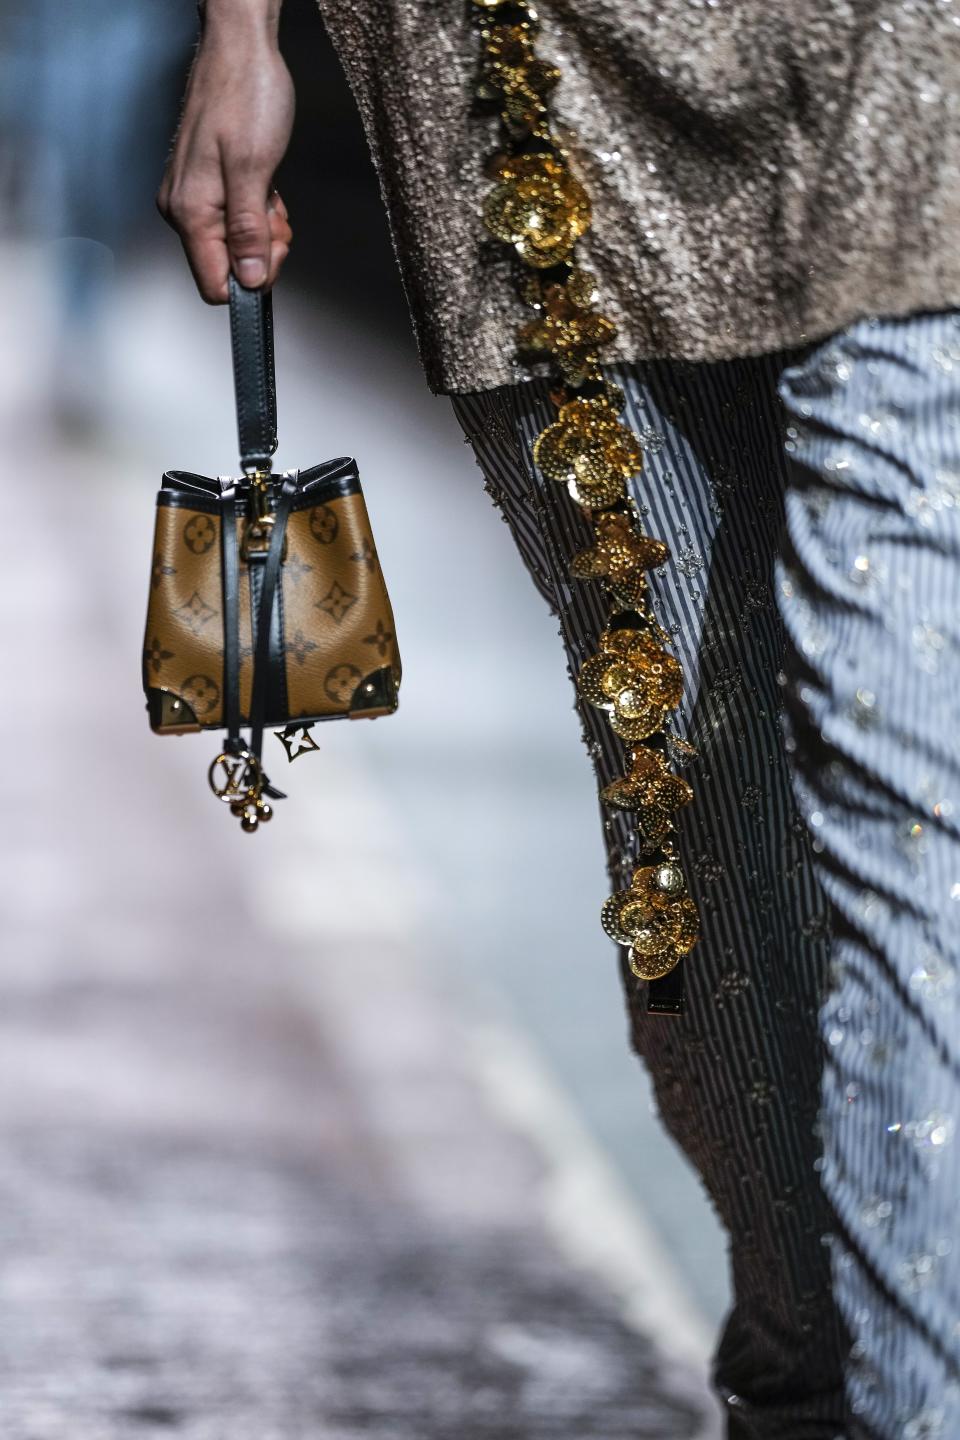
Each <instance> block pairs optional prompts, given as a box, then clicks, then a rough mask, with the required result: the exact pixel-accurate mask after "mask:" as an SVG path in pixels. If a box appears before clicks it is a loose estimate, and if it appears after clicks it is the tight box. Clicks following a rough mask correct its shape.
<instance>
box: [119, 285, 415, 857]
mask: <svg viewBox="0 0 960 1440" xmlns="http://www.w3.org/2000/svg"><path fill="white" fill-rule="evenodd" d="M229 309H230V336H231V348H232V352H233V376H234V389H235V393H236V406H237V430H238V435H239V442H240V470H241V475H240V476H239V477H236V478H233V477H227V476H220V477H218V478H217V479H209V478H207V477H206V476H203V475H193V474H190V473H188V472H186V471H182V470H169V471H167V473H166V474H165V475H164V477H163V481H162V485H161V488H160V492H159V494H158V496H157V510H156V524H155V531H154V544H153V564H152V569H151V578H150V591H149V599H148V606H147V622H146V631H145V637H144V649H143V687H144V693H145V695H146V702H147V712H148V715H149V719H150V725H151V728H152V729H153V731H154V732H155V733H156V734H158V735H184V734H189V733H191V732H193V731H199V730H217V729H223V730H224V732H225V738H224V740H223V742H222V745H221V747H220V750H219V753H218V754H217V755H216V757H215V758H214V760H213V761H212V762H211V764H210V767H209V770H208V780H209V784H210V788H211V790H212V791H213V793H214V794H215V795H216V796H217V797H218V799H219V800H221V801H223V802H224V803H225V804H227V805H229V807H230V810H231V812H232V813H233V814H234V815H235V816H236V817H237V818H239V820H240V823H241V826H242V828H243V829H244V830H245V831H246V832H248V833H252V832H254V831H256V830H257V829H258V827H259V825H260V824H261V823H262V822H264V821H267V820H269V819H270V818H271V815H272V813H273V810H272V806H271V804H270V801H271V800H273V801H276V800H280V799H283V798H285V797H284V795H283V792H282V791H280V790H278V789H277V788H276V786H275V785H273V784H272V783H271V781H270V779H269V777H268V775H267V773H266V771H265V769H264V761H263V754H262V750H263V737H264V731H265V730H266V729H269V728H277V729H278V733H279V739H280V740H281V742H282V744H283V747H284V749H285V751H286V753H287V758H288V760H291V761H292V760H294V759H297V758H298V757H299V756H301V755H303V754H306V753H308V752H309V751H311V750H317V749H318V748H319V747H318V745H317V743H316V740H315V739H314V737H313V735H312V733H311V729H312V726H313V725H314V724H315V723H316V722H318V721H321V720H338V719H343V718H345V717H349V718H350V719H358V718H368V719H372V718H375V717H376V716H379V715H389V714H391V713H392V712H393V711H394V710H395V709H396V708H397V698H398V692H399V687H400V673H401V672H400V654H399V651H398V649H397V642H396V635H395V627H394V620H393V610H392V607H391V605H390V597H389V595H388V593H387V588H386V584H385V582H384V578H383V574H382V571H381V569H380V562H379V559H378V557H377V550H376V546H375V544H374V540H373V534H372V531H371V528H370V520H369V517H368V515H367V508H366V505H365V503H364V498H363V492H362V490H361V488H360V478H359V475H358V472H357V466H356V462H355V461H353V460H350V459H345V458H341V459H336V460H328V461H327V462H326V463H325V464H322V465H316V466H314V467H313V468H312V469H309V470H286V471H284V472H282V473H279V474H277V473H274V472H273V470H272V456H273V454H274V452H275V450H276V448H277V402H276V386H275V380H274V360H273V316H272V301H271V296H270V294H269V293H266V294H265V293H263V292H262V291H259V290H246V289H244V288H243V287H242V286H241V285H239V284H238V283H237V281H236V280H234V278H233V277H232V276H231V277H230V285H229ZM280 727H282V728H280ZM244 729H247V730H248V735H247V738H244V736H243V731H244Z"/></svg>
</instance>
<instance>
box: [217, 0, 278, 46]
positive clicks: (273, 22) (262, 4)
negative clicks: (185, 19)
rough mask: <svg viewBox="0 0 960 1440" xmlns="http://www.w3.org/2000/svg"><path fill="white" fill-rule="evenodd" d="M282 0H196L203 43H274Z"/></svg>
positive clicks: (275, 41)
mask: <svg viewBox="0 0 960 1440" xmlns="http://www.w3.org/2000/svg"><path fill="white" fill-rule="evenodd" d="M282 5H283V0H197V11H198V14H199V17H200V34H201V39H202V40H203V41H204V42H207V41H210V42H215V43H218V44H219V43H221V42H224V41H227V40H231V41H243V42H245V43H254V44H256V43H259V42H265V43H266V44H268V45H272V46H275V45H276V43H277V32H278V29H279V25H280V10H281V8H282Z"/></svg>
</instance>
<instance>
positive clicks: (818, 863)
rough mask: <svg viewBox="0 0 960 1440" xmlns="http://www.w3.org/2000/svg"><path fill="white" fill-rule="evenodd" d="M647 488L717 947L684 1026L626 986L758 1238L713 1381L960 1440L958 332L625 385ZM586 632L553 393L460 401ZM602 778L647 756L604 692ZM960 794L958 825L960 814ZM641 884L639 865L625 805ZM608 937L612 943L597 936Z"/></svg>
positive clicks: (667, 366)
mask: <svg viewBox="0 0 960 1440" xmlns="http://www.w3.org/2000/svg"><path fill="white" fill-rule="evenodd" d="M606 373H607V375H608V376H609V378H610V379H612V380H613V381H615V382H616V383H617V384H619V385H620V386H621V387H622V388H623V390H624V394H625V397H626V407H625V419H626V420H627V421H628V423H629V424H631V425H632V426H633V427H634V428H635V429H636V430H637V432H638V434H639V435H640V437H641V442H642V444H643V448H644V453H645V461H644V469H643V473H642V474H641V475H640V476H639V477H638V478H637V479H636V480H635V481H634V482H633V485H634V495H635V498H636V500H637V502H638V504H639V506H640V509H641V513H642V514H643V515H644V517H645V518H648V525H649V529H650V531H651V533H653V534H655V535H660V536H663V537H664V538H665V539H667V540H668V542H669V543H670V545H671V548H672V551H673V559H672V560H671V562H669V563H668V565H667V566H665V567H664V569H663V571H662V572H658V573H657V575H656V576H655V577H654V585H653V590H654V593H655V597H656V600H655V604H656V610H657V614H658V618H659V619H660V621H661V623H662V624H663V625H664V626H665V627H666V628H667V629H668V630H669V631H670V632H671V634H672V635H673V637H674V649H675V653H676V654H677V655H678V657H679V658H680V660H681V661H682V664H683V667H684V671H685V674H686V676H687V684H686V688H685V695H684V701H683V707H682V709H681V710H680V711H679V712H678V715H677V720H676V726H675V728H676V732H677V733H678V734H679V735H680V736H682V737H683V738H684V739H686V740H688V741H689V742H690V743H692V744H693V745H694V746H696V748H697V750H698V752H699V758H698V759H697V760H696V761H694V762H693V763H692V764H691V765H690V767H689V769H688V770H687V771H686V772H685V773H686V775H687V778H689V779H690V781H691V783H692V784H693V786H694V790H695V800H694V803H693V804H692V805H691V806H689V807H687V808H686V809H684V810H682V811H681V812H680V815H679V824H680V844H681V849H682V852H683V862H684V867H685V871H686V873H687V875H688V877H689V882H690V888H691V893H692V894H693V897H694V899H695V901H696V902H697V905H698V908H699V910H700V914H701V917H702V922H703V939H702V940H701V942H700V944H699V945H698V946H697V948H696V949H695V951H694V952H693V954H692V955H691V956H690V957H689V960H688V962H687V977H686V989H687V1013H686V1015H685V1016H684V1018H683V1019H682V1020H679V1021H678V1020H671V1019H666V1018H662V1017H655V1016H647V1015H646V1014H645V1013H644V1012H645V1003H644V994H643V986H642V984H641V983H640V982H638V981H636V980H635V979H634V978H633V977H632V976H631V975H630V973H629V970H628V969H627V967H626V964H625V962H624V960H623V958H622V956H621V960H620V969H621V975H622V981H623V986H624V994H625V997H626V1005H627V1014H628V1018H629V1033H630V1039H631V1043H632V1045H633V1047H634V1048H635V1050H636V1051H637V1052H638V1054H639V1055H641V1056H642V1057H643V1059H644V1061H645V1062H646V1064H647V1065H648V1067H649V1069H650V1071H651V1074H652V1078H653V1083H654V1087H655V1091H656V1096H657V1102H658V1106H659V1110H660V1115H661V1118H662V1120H663V1123H664V1124H665V1125H666V1126H667V1128H668V1129H669V1131H670V1132H671V1133H672V1134H673V1136H674V1137H675V1138H676V1139H677V1141H678V1142H679V1144H680V1145H681V1146H682V1147H683V1149H684V1150H685V1151H686V1153H687V1154H688V1155H689V1157H690V1158H691V1160H692V1161H693V1163H694V1164H695V1165H696V1166H697V1168H698V1170H699V1172H700V1174H701V1176H702V1178H703V1182H704V1185H705V1187H706V1190H707V1192H708V1194H709V1196H710V1198H711V1200H712V1202H713V1204H714V1205H715V1207H716V1209H717V1211H718V1213H719V1215H720V1217H721V1218H722V1220H723V1222H724V1224H725V1226H726V1228H727V1231H728V1233H729V1237H730V1264H731V1273H732V1281H733V1289H734V1304H733V1307H732V1309H731V1312H730V1314H729V1316H728V1317H727V1320H726V1323H725V1326H724V1328H723V1331H722V1334H721V1336H720V1338H719V1341H718V1345H717V1350H716V1355H715V1377H714V1378H715V1383H716V1385H717V1389H718V1393H719V1394H720V1396H721V1398H722V1400H723V1402H724V1404H725V1405H726V1407H727V1413H728V1416H729V1422H728V1433H729V1436H730V1440H774V1437H776V1440H868V1437H869V1440H932V1437H943V1440H946V1437H954V1436H956V1435H958V1434H960V1398H958V1392H957V1390H956V1388H955V1376H956V1372H957V1361H958V1355H960V1234H958V1233H957V1196H958V1194H960V1184H958V1181H960V1173H958V1163H957V1158H956V1143H955V1138H954V1121H955V1118H956V1116H957V1114H958V1110H960V1075H958V1063H957V1056H958V1048H960V1035H958V1018H957V1014H956V1012H955V1009H954V1000H955V994H954V990H955V987H954V980H955V969H954V966H955V963H956V961H957V958H958V948H960V947H958V939H957V936H958V929H960V927H958V920H960V844H958V831H957V818H958V815H960V773H958V772H960V764H958V740H957V736H958V733H960V725H958V721H960V713H958V711H960V396H958V385H960V322H958V320H957V318H956V317H955V316H952V315H933V316H917V317H913V318H911V319H908V320H905V321H902V320H900V321H898V320H892V321H876V320H873V321H864V322H861V323H859V324H857V325H855V326H853V327H852V328H851V329H850V330H848V331H846V332H844V333H843V334H841V335H838V336H836V337H834V338H833V339H832V340H831V341H829V342H828V343H827V344H825V345H821V346H819V347H817V348H816V349H813V350H811V351H810V352H807V353H805V354H802V355H797V354H783V355H777V356H765V357H759V358H749V359H742V360H735V361H729V362H721V363H717V364H709V365H688V364H683V363H680V362H673V361H659V362H645V363H644V364H642V365H616V366H610V367H608V368H607V372H606ZM453 404H454V408H455V410H456V413H457V416H458V419H459V421H460V424H461V426H462V428H463V430H464V432H465V434H466V436H467V439H468V440H469V442H470V443H471V445H472V447H473V449H474V451H475V454H476V457H477V460H478V462H479V465H480V467H481V470H482V472H483V475H484V478H485V483H486V487H487V489H488V491H489V492H490V494H491V496H492V498H493V500H494V502H495V503H496V504H498V505H499V506H500V507H501V508H502V510H503V513H504V515H505V517H506V519H507V521H508V523H509V526H510V529H511V532H512V534H513V537H514V540H515V542H516V545H517V548H518V550H519V551H520V554H521V557H522V559H523V561H524V563H525V565H526V567H527V569H528V571H529V573H530V575H531V578H532V579H533V582H534V584H535V585H536V586H537V589H538V590H539V592H540V593H541V595H542V596H543V598H544V599H545V600H546V602H547V603H548V605H550V606H551V607H552V608H553V609H554V610H555V611H556V613H557V614H558V616H559V620H560V627H561V636H562V639H563V643H564V646H565V649H566V657H567V662H568V666H569V668H570V670H571V674H572V675H575V674H576V672H577V670H578V669H579V666H580V664H581V663H582V662H583V660H584V659H586V658H587V656H588V655H589V654H591V653H593V651H594V649H595V647H596V641H597V637H598V635H599V632H600V630H601V628H602V626H603V623H604V620H605V618H606V615H605V609H604V604H603V596H602V594H601V592H600V591H599V590H598V589H597V588H595V587H594V586H592V585H591V584H589V583H588V584H584V583H582V582H577V581H571V580H570V579H569V578H568V574H567V564H568V561H569V559H570V557H571V556H572V555H573V554H574V552H575V551H577V550H578V549H581V548H582V547H583V546H584V545H585V544H586V543H587V541H588V539H589V531H588V526H587V524H586V522H585V520H584V518H583V516H582V515H581V513H580V512H579V510H578V509H577V507H576V506H575V505H574V504H573V503H572V501H570V500H569V498H568V497H567V495H566V493H565V491H564V489H563V487H561V486H557V485H554V484H551V483H549V482H546V481H544V480H543V479H542V477H541V476H540V475H539V474H538V472H537V470H536V467H535V465H534V464H533V461H532V457H531V447H532V443H533V441H534V439H535V438H536V436H537V435H538V434H539V432H540V431H541V430H542V429H543V428H544V426H545V425H547V424H548V423H549V422H550V420H551V419H552V418H553V413H554V412H553V407H552V405H551V403H550V400H549V396H548V393H547V386H546V384H545V383H543V382H540V381H530V382H528V383H525V384H522V385H514V386H504V387H502V388H500V389H496V390H489V391H483V392H479V393H476V394H471V395H460V396H454V397H453ZM580 713H581V717H582V723H583V731H584V738H585V741H586V745H587V749H588V752H589V755H590V757H591V759H592V762H593V764H594V768H595V770H596V774H597V779H598V784H601V785H603V784H607V783H608V782H609V781H610V780H612V779H614V778H615V776H616V775H618V774H619V773H621V770H622V753H621V750H620V745H619V742H618V741H617V740H616V737H614V736H613V735H612V734H611V732H610V730H609V727H608V726H607V725H606V723H605V722H604V720H603V718H602V717H601V716H600V715H599V714H598V713H597V712H596V711H594V710H593V709H592V708H591V707H589V706H581V707H580ZM955 807H956V808H955ZM603 827H604V831H603V833H604V837H605V841H606V847H607V856H608V861H609V867H610V872H611V878H612V881H613V883H614V884H616V885H622V884H625V883H627V881H628V880H629V876H630V873H631V871H632V869H633V867H634V865H635V864H636V863H637V861H638V850H637V843H636V836H635V833H634V831H633V828H632V826H631V822H630V816H629V814H628V813H624V812H615V811H612V812H605V813H604V816H603ZM600 943H602V942H598V950H599V945H600Z"/></svg>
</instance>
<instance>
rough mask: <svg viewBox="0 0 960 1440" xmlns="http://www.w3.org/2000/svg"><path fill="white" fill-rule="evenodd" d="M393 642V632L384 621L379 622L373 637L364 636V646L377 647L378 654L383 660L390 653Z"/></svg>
mask: <svg viewBox="0 0 960 1440" xmlns="http://www.w3.org/2000/svg"><path fill="white" fill-rule="evenodd" d="M392 640H393V631H392V630H388V629H387V627H386V625H384V623H383V621H382V620H378V621H377V628H376V630H374V632H373V634H372V635H364V637H363V643H364V645H375V646H376V647H377V654H378V655H379V656H380V659H381V660H383V659H384V658H385V657H386V656H387V655H388V654H389V652H390V645H391V642H392Z"/></svg>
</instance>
